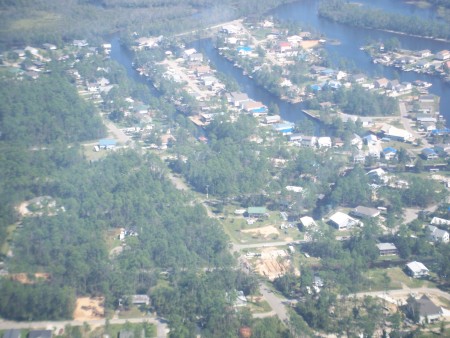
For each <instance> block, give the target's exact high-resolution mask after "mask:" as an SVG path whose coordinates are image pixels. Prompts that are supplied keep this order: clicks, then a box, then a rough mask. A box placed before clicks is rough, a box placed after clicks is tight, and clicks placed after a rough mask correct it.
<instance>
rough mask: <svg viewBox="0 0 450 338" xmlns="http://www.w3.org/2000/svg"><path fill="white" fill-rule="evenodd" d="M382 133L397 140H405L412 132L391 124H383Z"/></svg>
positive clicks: (409, 137)
mask: <svg viewBox="0 0 450 338" xmlns="http://www.w3.org/2000/svg"><path fill="white" fill-rule="evenodd" d="M381 131H382V133H383V134H384V136H385V137H388V138H391V139H395V140H398V141H407V140H411V139H412V138H413V136H412V134H411V133H410V132H408V131H406V130H405V129H400V128H397V127H394V126H391V125H388V124H386V125H384V126H383V127H382V128H381Z"/></svg>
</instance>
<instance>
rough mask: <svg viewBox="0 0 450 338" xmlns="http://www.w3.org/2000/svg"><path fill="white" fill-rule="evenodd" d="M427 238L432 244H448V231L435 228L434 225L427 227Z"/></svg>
mask: <svg viewBox="0 0 450 338" xmlns="http://www.w3.org/2000/svg"><path fill="white" fill-rule="evenodd" d="M428 231H429V236H430V239H431V240H432V241H433V242H442V243H448V242H449V234H448V231H445V230H442V229H439V228H437V227H435V226H434V225H429V226H428Z"/></svg>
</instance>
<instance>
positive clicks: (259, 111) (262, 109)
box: [251, 107, 267, 113]
mask: <svg viewBox="0 0 450 338" xmlns="http://www.w3.org/2000/svg"><path fill="white" fill-rule="evenodd" d="M251 111H252V113H264V112H266V111H267V108H266V107H261V108H256V109H252V110H251Z"/></svg>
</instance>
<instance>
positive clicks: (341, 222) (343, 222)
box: [330, 211, 360, 230]
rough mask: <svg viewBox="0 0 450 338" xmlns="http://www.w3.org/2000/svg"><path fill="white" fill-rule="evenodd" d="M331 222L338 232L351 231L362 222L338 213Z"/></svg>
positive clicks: (331, 218) (332, 217)
mask: <svg viewBox="0 0 450 338" xmlns="http://www.w3.org/2000/svg"><path fill="white" fill-rule="evenodd" d="M330 222H331V223H332V224H333V225H334V226H335V227H336V228H337V229H338V230H347V229H351V228H353V227H354V226H356V225H359V224H360V222H359V221H358V220H356V219H354V218H353V217H351V216H349V215H347V214H345V213H343V212H341V211H338V212H336V213H334V214H333V215H332V216H331V217H330Z"/></svg>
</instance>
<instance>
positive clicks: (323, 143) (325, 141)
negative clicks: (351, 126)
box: [317, 136, 333, 148]
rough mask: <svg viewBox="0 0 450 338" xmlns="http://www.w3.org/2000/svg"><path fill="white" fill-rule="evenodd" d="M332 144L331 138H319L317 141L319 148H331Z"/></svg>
mask: <svg viewBox="0 0 450 338" xmlns="http://www.w3.org/2000/svg"><path fill="white" fill-rule="evenodd" d="M332 144H333V143H332V142H331V138H330V137H328V136H323V137H319V138H318V139H317V146H318V147H319V148H331V146H332Z"/></svg>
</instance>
